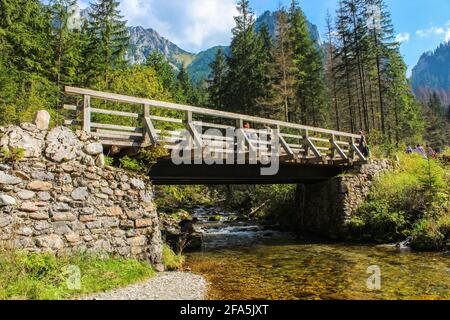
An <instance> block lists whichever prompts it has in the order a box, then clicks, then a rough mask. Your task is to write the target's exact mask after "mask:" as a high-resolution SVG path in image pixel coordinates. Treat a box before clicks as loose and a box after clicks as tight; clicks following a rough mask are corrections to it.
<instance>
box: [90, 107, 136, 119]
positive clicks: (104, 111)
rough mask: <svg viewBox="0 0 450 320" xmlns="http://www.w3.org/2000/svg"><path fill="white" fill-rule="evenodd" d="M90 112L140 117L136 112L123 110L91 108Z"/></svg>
mask: <svg viewBox="0 0 450 320" xmlns="http://www.w3.org/2000/svg"><path fill="white" fill-rule="evenodd" d="M91 112H92V113H99V114H107V115H112V116H120V117H128V118H135V119H138V118H140V117H142V115H140V114H138V113H132V112H124V111H115V110H107V109H97V108H91Z"/></svg>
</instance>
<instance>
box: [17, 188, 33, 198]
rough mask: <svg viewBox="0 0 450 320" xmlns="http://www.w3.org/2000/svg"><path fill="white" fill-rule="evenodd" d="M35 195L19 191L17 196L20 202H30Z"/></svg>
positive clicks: (30, 192) (26, 191)
mask: <svg viewBox="0 0 450 320" xmlns="http://www.w3.org/2000/svg"><path fill="white" fill-rule="evenodd" d="M35 195H36V193H34V192H33V191H28V190H20V191H19V192H18V193H17V196H18V197H19V199H20V200H30V199H33V198H34V196H35Z"/></svg>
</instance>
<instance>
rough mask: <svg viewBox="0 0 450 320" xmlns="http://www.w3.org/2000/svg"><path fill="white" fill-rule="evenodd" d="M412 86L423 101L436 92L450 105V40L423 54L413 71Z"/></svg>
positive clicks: (445, 103)
mask: <svg viewBox="0 0 450 320" xmlns="http://www.w3.org/2000/svg"><path fill="white" fill-rule="evenodd" d="M412 86H413V89H414V93H415V94H416V95H417V97H418V98H419V99H421V100H422V101H428V99H429V97H430V94H431V93H432V92H436V93H438V95H439V97H440V99H441V101H442V102H443V103H444V105H450V42H448V43H442V44H441V45H439V47H437V48H436V50H434V51H429V52H425V53H424V54H422V56H421V57H420V59H419V62H418V63H417V65H416V66H415V67H414V68H413V71H412Z"/></svg>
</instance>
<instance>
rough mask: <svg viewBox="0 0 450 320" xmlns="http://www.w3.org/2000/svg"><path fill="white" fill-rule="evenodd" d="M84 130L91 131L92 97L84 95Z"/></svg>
mask: <svg viewBox="0 0 450 320" xmlns="http://www.w3.org/2000/svg"><path fill="white" fill-rule="evenodd" d="M83 131H85V132H91V97H90V96H88V95H84V96H83Z"/></svg>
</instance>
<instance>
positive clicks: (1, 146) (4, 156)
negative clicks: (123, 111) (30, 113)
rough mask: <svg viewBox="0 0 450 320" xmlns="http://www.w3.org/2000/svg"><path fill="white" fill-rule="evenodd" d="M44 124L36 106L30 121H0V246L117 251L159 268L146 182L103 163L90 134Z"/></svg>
mask: <svg viewBox="0 0 450 320" xmlns="http://www.w3.org/2000/svg"><path fill="white" fill-rule="evenodd" d="M48 122H49V117H48V114H47V113H46V112H41V113H40V114H39V115H38V116H37V117H36V120H35V123H34V124H30V123H24V124H22V125H20V126H6V127H0V150H1V152H0V245H1V246H3V247H10V248H14V249H23V250H28V251H33V252H42V251H51V252H55V253H58V254H59V253H65V252H73V251H84V252H88V253H108V254H117V255H120V256H123V257H134V258H139V259H147V260H148V261H150V262H151V263H152V264H154V265H155V266H156V267H157V268H158V269H162V265H161V255H162V240H161V234H160V229H159V220H158V216H157V213H156V208H155V206H154V204H153V188H152V186H151V184H150V182H149V180H148V179H147V178H146V177H141V176H137V175H134V174H130V173H128V172H125V171H123V170H120V169H116V168H112V167H108V166H105V164H104V156H103V147H102V145H101V144H100V143H99V142H98V141H97V139H96V138H95V137H93V136H90V135H87V134H86V133H84V132H81V131H77V132H73V131H72V130H70V129H68V128H66V127H57V128H54V129H51V130H49V129H48ZM12 154H15V155H16V156H15V157H12V156H10V155H12Z"/></svg>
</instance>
